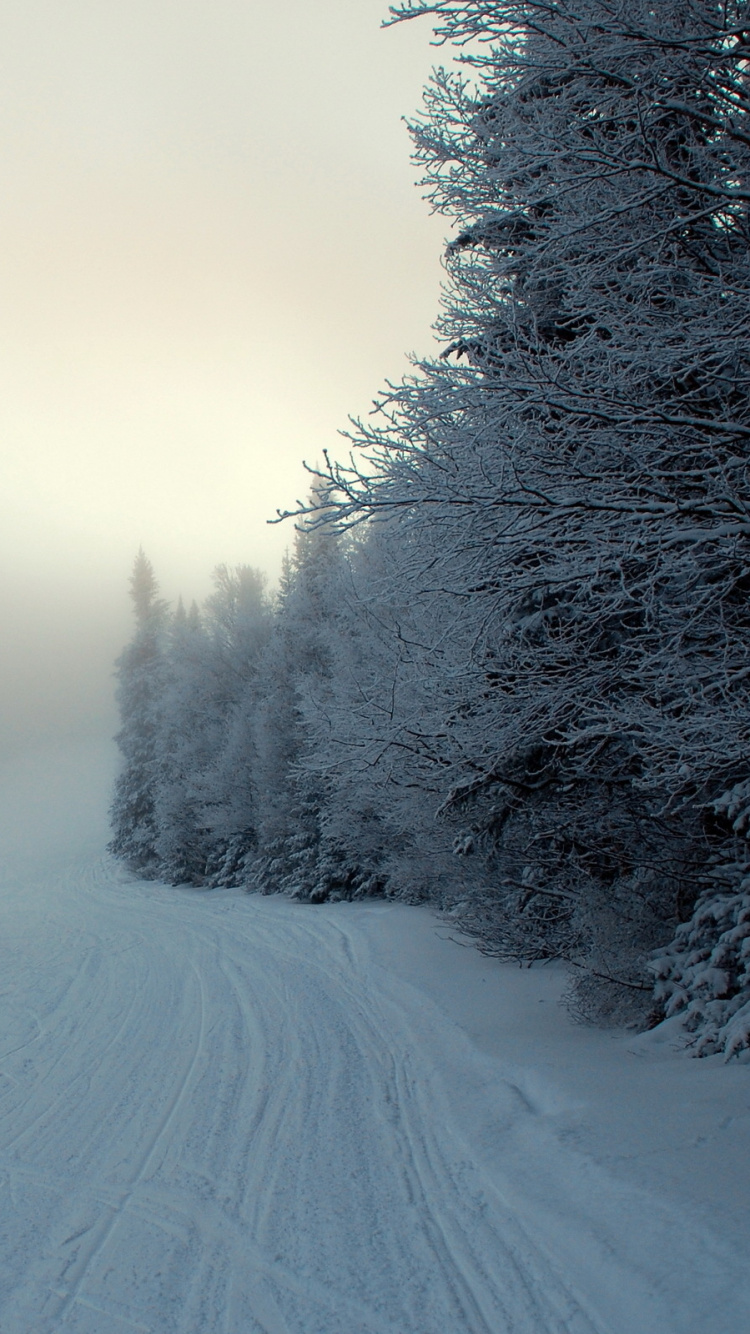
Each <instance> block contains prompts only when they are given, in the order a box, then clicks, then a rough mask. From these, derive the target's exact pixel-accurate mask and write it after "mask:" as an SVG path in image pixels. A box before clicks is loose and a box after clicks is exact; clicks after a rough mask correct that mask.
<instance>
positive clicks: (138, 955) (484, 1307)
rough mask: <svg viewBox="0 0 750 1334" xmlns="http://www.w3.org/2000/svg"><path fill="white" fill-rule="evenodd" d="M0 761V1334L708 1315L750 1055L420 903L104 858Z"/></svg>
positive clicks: (76, 804)
mask: <svg viewBox="0 0 750 1334" xmlns="http://www.w3.org/2000/svg"><path fill="white" fill-rule="evenodd" d="M111 771H112V758H111V755H110V752H109V751H108V750H104V749H102V748H101V747H97V746H96V745H94V744H93V743H92V744H87V745H84V744H81V745H79V746H78V747H77V748H75V749H70V748H69V749H67V750H66V749H64V748H59V749H58V750H56V751H46V752H44V751H40V752H37V753H36V754H34V755H27V756H25V757H16V759H15V760H14V761H13V762H12V763H10V764H8V765H7V766H6V767H5V768H4V769H3V770H2V771H0V840H1V846H2V863H1V865H0V912H1V913H2V927H1V930H0V957H1V962H2V971H1V972H0V1181H1V1183H2V1189H1V1190H0V1252H1V1262H0V1274H1V1275H2V1278H0V1328H1V1329H2V1331H3V1334H30V1331H33V1332H34V1334H51V1332H52V1331H55V1332H56V1331H77V1332H78V1334H110V1332H111V1334H126V1332H128V1331H134V1330H137V1331H152V1334H162V1331H163V1332H165V1334H166V1331H172V1330H174V1331H179V1332H180V1334H256V1331H257V1332H258V1334H463V1332H464V1331H467V1332H469V1334H506V1331H507V1332H508V1334H510V1331H513V1334H552V1332H553V1331H554V1334H563V1332H565V1334H693V1332H694V1334H698V1332H699V1331H700V1334H729V1331H732V1334H735V1332H736V1331H739V1330H743V1329H748V1328H750V1277H749V1276H748V1265H747V1240H748V1234H749V1232H750V1190H749V1189H748V1187H749V1186H750V1167H749V1166H748V1164H749V1163H750V1156H749V1155H748V1152H747V1149H748V1127H749V1126H750V1070H748V1067H747V1065H737V1064H729V1065H725V1064H723V1063H721V1061H720V1058H708V1059H706V1060H702V1061H694V1060H690V1059H687V1058H686V1057H685V1055H684V1054H681V1053H680V1052H679V1050H677V1049H676V1048H677V1043H676V1041H675V1034H674V1032H673V1031H672V1030H670V1029H669V1028H667V1029H666V1030H659V1032H658V1035H657V1036H654V1035H647V1036H646V1037H637V1036H633V1035H623V1034H622V1033H619V1032H618V1033H612V1032H601V1031H595V1030H590V1029H585V1028H583V1027H580V1026H576V1025H575V1024H573V1023H572V1022H571V1020H570V1018H569V1017H568V1016H567V1014H566V1012H565V1011H564V1010H563V1009H562V1008H561V1007H560V1005H559V1004H558V1001H559V997H560V994H561V991H562V989H563V986H564V978H563V977H562V974H561V973H560V971H559V970H557V969H555V968H534V969H531V970H521V969H515V968H511V967H509V966H506V965H501V964H499V963H497V962H496V961H493V960H490V959H486V958H483V957H482V956H481V955H480V954H479V953H478V952H477V951H476V950H474V949H473V948H468V947H467V946H466V942H464V941H458V940H455V939H452V938H451V937H452V932H451V929H450V926H449V925H448V924H447V923H446V922H440V921H439V920H438V919H436V918H435V917H434V916H433V915H432V914H431V913H430V912H428V911H427V910H423V909H417V908H408V907H406V906H404V905H400V904H389V903H385V902H378V901H373V902H370V903H365V904H343V903H342V904H327V905H322V906H318V907H312V906H309V905H301V904H296V903H292V902H290V901H288V900H286V899H281V898H261V897H257V896H252V897H249V896H247V895H244V894H242V893H241V892H240V891H236V890H221V891H211V892H210V893H206V892H201V891H196V890H188V889H174V888H169V887H167V886H162V885H151V884H145V883H142V882H138V881H134V880H132V878H130V877H129V876H128V875H127V874H126V873H124V872H123V871H122V869H121V868H119V867H118V866H117V865H115V864H114V863H112V862H111V861H110V860H109V859H107V858H106V857H105V856H103V853H102V848H103V844H104V842H105V839H106V824H105V813H106V805H107V799H108V791H109V783H110V779H111Z"/></svg>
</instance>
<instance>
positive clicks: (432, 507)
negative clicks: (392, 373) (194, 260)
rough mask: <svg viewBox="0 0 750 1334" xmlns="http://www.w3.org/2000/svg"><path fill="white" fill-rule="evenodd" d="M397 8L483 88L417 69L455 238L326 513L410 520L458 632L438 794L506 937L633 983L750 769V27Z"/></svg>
mask: <svg viewBox="0 0 750 1334" xmlns="http://www.w3.org/2000/svg"><path fill="white" fill-rule="evenodd" d="M394 14H395V17H396V18H411V17H414V16H415V15H418V14H428V15H430V16H432V18H433V21H434V22H435V24H436V30H437V33H438V36H439V38H440V39H442V40H445V41H446V42H448V41H449V42H453V43H455V44H456V45H457V47H458V48H459V51H460V55H461V59H462V60H463V62H464V65H465V66H466V67H467V68H468V70H469V72H470V74H471V76H472V78H473V79H475V80H476V81H477V85H478V86H476V87H474V86H472V85H471V84H470V83H469V82H468V81H467V79H465V78H464V77H462V76H460V75H455V74H451V73H446V72H439V73H438V74H437V76H436V78H435V81H434V83H433V85H432V87H431V89H430V90H429V92H428V94H427V98H426V109H425V114H424V116H423V117H422V119H421V120H420V121H419V122H418V123H417V124H416V125H415V126H414V136H415V142H416V146H417V154H418V158H419V160H420V162H421V163H422V165H423V167H424V170H425V173H426V181H427V183H428V187H429V190H430V194H431V198H432V200H433V203H434V205H435V207H436V208H437V209H439V210H441V211H443V212H444V213H446V214H447V215H448V216H449V217H451V218H452V219H453V220H454V222H455V224H456V233H455V236H454V238H453V240H452V242H451V244H450V246H449V250H448V258H447V264H448V272H449V286H448V290H447V295H446V302H445V307H444V312H443V316H442V319H441V322H440V325H439V330H440V332H441V334H442V335H443V337H444V339H445V343H446V350H445V353H444V354H443V357H442V358H440V359H438V360H436V361H432V362H428V361H424V362H421V363H419V364H418V365H417V368H416V373H415V375H414V377H413V378H412V379H411V380H409V381H407V382H406V383H404V384H403V385H401V386H395V387H392V389H391V390H390V391H389V393H388V394H387V395H386V397H385V398H384V399H383V401H382V402H381V405H380V424H378V422H377V421H376V423H375V424H374V425H373V426H369V425H368V426H366V427H360V428H359V429H358V431H357V432H356V434H355V437H354V439H355V444H356V446H357V447H358V448H363V449H364V450H365V451H366V456H367V457H366V461H365V462H364V463H363V464H362V466H359V465H358V464H357V462H356V461H353V462H352V463H351V464H350V465H349V466H339V467H336V466H334V467H332V468H331V470H330V472H329V474H328V484H329V488H330V489H329V491H328V492H327V493H326V494H324V495H323V501H324V503H325V504H326V505H328V506H331V505H336V506H337V509H338V519H339V522H340V523H341V524H343V525H345V524H347V523H351V522H357V521H361V520H362V519H367V518H369V519H371V520H372V519H374V518H377V517H378V516H379V515H383V514H387V513H400V514H402V515H403V516H404V519H403V523H404V526H405V527H406V528H409V529H410V532H411V541H412V545H413V548H414V550H415V551H423V552H425V553H427V552H429V559H425V560H424V561H423V562H422V564H421V565H420V562H419V560H416V561H414V562H412V564H411V566H410V570H409V578H410V579H411V590H412V594H413V595H414V596H420V597H422V598H426V597H427V595H428V592H429V590H430V589H432V590H434V593H435V597H436V598H439V599H441V600H444V599H453V601H454V605H455V607H456V609H457V614H458V615H459V617H460V619H462V620H464V621H465V630H466V633H465V643H464V653H463V660H462V661H461V660H459V659H457V658H454V659H453V661H452V663H451V672H450V677H446V678H444V682H445V699H446V713H445V722H446V726H447V724H448V720H449V719H450V720H451V726H450V729H449V731H450V744H449V749H450V750H451V751H452V760H453V764H452V771H451V787H450V791H449V792H447V793H446V796H447V797H448V801H449V804H452V805H454V806H455V805H457V804H459V805H463V807H464V809H466V810H467V811H469V810H472V809H473V811H474V812H475V818H474V824H475V826H476V831H477V833H478V834H479V835H480V837H482V838H484V839H485V842H486V843H488V844H489V845H490V851H491V853H492V856H493V857H494V858H495V863H496V876H497V884H498V897H497V904H498V909H499V914H498V919H497V920H498V923H499V925H498V929H499V930H502V920H501V919H505V920H508V919H509V916H510V915H512V914H514V915H515V919H516V925H517V927H518V929H519V930H520V932H521V935H523V932H524V922H525V921H528V920H529V918H530V910H533V911H532V912H531V916H533V918H534V926H533V932H532V934H534V933H538V931H539V930H540V929H542V926H543V924H544V923H545V922H546V923H547V926H545V927H544V930H547V927H550V923H553V924H554V925H553V926H552V927H550V930H551V932H552V937H553V940H552V947H553V948H554V949H562V950H566V951H568V952H570V953H571V954H572V955H574V956H575V960H576V962H578V963H581V964H584V965H586V966H588V970H589V976H590V977H591V978H595V977H596V976H597V975H598V974H601V975H602V976H603V977H604V978H607V977H609V978H611V980H612V981H613V982H614V983H618V984H619V985H620V986H621V988H623V989H624V991H632V992H633V993H635V992H637V991H639V990H640V989H641V988H642V987H643V986H644V985H645V982H644V977H643V959H644V956H645V954H646V953H647V952H648V950H649V949H650V948H651V947H653V946H656V945H658V944H659V941H660V940H662V941H663V940H665V939H667V938H668V936H669V934H670V931H671V930H672V929H673V927H674V924H675V923H676V922H677V921H678V920H679V919H680V918H681V917H683V916H685V915H686V914H689V912H690V908H691V904H692V903H693V902H694V901H695V899H696V897H697V895H698V894H699V893H700V891H701V890H702V889H704V888H705V887H707V886H708V885H709V883H710V880H711V876H712V874H713V871H712V868H713V866H714V864H715V862H716V859H717V858H721V857H722V856H724V855H727V856H728V855H730V853H731V855H732V856H734V852H735V849H734V845H733V843H732V839H733V837H734V836H733V835H732V833H731V831H730V830H729V829H728V828H727V827H726V823H725V824H724V825H722V823H721V821H720V819H718V817H717V816H716V815H715V811H716V808H717V802H719V801H720V798H721V794H722V792H724V791H725V790H728V789H729V788H730V787H733V786H735V785H736V784H737V783H740V782H743V781H745V780H746V779H747V777H748V773H747V748H748V739H749V738H748V722H747V719H748V717H750V710H749V709H748V705H749V704H750V698H749V697H748V689H749V686H748V682H750V657H749V654H750V641H749V634H748V632H749V630H750V622H749V621H748V613H747V591H748V587H749V585H748V578H749V577H750V576H748V570H749V569H750V559H749V558H750V549H749V547H748V536H749V535H750V527H749V526H748V499H749V497H748V478H747V460H748V441H750V397H749V396H748V351H747V349H748V346H749V343H748V333H749V332H750V329H749V328H748V321H749V320H750V302H749V301H748V297H749V296H750V265H749V264H748V240H749V238H750V232H749V228H748V212H747V206H748V201H749V200H750V187H749V179H750V175H749V173H748V166H749V165H750V121H749V120H748V110H749V109H750V104H749V92H750V90H749V89H748V75H747V69H748V55H749V54H750V48H749V45H748V29H749V27H750V25H749V24H748V18H750V13H749V9H748V5H747V4H746V3H744V2H742V3H740V2H736V3H730V4H718V3H709V2H708V0H690V2H689V3H687V4H686V3H685V2H684V0H680V2H679V3H678V2H677V0H664V3H662V4H660V5H659V6H656V7H655V6H653V5H652V4H650V3H645V2H643V0H629V3H628V4H625V5H623V4H615V3H612V0H582V3H574V2H573V0H518V2H517V3H516V2H514V0H508V2H505V0H469V2H468V3H466V2H462V0H435V3H426V2H425V3H417V4H413V5H408V6H406V7H404V8H401V9H398V10H396V11H394ZM467 609H468V613H467ZM459 686H460V690H458V691H457V687H459ZM460 696H462V697H460ZM551 909H552V910H551ZM613 917H614V918H615V919H616V922H613V920H612V919H613ZM514 929H515V928H514ZM628 933H629V937H630V946H631V949H630V957H629V958H628V959H624V956H623V954H622V951H621V950H619V949H615V950H614V951H613V950H611V949H609V946H608V944H607V942H608V941H609V945H611V944H612V942H614V941H616V939H617V938H618V935H619V936H622V935H623V934H628ZM608 949H609V953H610V954H615V955H617V956H618V957H619V959H620V962H621V963H624V972H623V971H618V969H617V967H613V966H612V962H609V963H608V962H607V957H606V956H607V953H608Z"/></svg>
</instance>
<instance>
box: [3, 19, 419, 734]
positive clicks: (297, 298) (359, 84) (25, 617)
mask: <svg viewBox="0 0 750 1334" xmlns="http://www.w3.org/2000/svg"><path fill="white" fill-rule="evenodd" d="M385 8H386V6H385V4H384V3H382V0H357V3H356V4H352V3H351V0H316V3H315V5H310V4H309V3H307V0H287V2H286V3H283V4H278V5H274V6H268V7H266V6H263V5H260V4H258V3H256V2H255V0H213V3H212V4H211V5H208V4H207V3H205V0H194V2H192V3H191V2H188V3H185V0H180V3H179V4H177V3H176V2H174V0H149V3H148V4H146V3H144V2H142V0H134V2H133V3H131V4H129V5H128V6H123V5H122V4H120V3H117V4H115V3H114V0H70V3H67V4H66V5H64V6H61V5H59V4H58V3H55V2H53V0H9V2H8V3H5V4H3V5H2V6H1V7H0V88H1V89H2V95H1V97H0V146H1V147H2V153H3V161H4V173H3V188H2V191H0V241H1V244H0V298H1V299H0V349H1V353H2V355H1V357H0V366H1V367H2V371H1V374H2V393H1V394H0V426H1V428H2V440H3V445H2V451H0V560H1V562H2V571H3V578H2V581H1V582H0V616H2V625H3V650H2V661H1V663H0V692H1V693H0V700H1V702H2V714H1V716H0V744H1V745H2V746H3V747H4V749H5V751H6V753H7V752H8V751H9V750H13V749H16V748H18V747H19V746H22V745H24V744H25V743H26V742H27V741H38V740H40V739H41V740H43V739H44V738H49V737H52V738H56V737H62V736H67V735H71V736H76V737H84V736H87V735H89V734H92V733H97V732H102V733H105V734H106V733H110V734H111V732H112V730H113V729H114V726H115V716H114V711H113V704H112V662H113V658H114V657H115V655H116V653H117V652H118V651H119V648H120V647H121V645H122V643H123V641H124V640H125V638H126V637H127V636H128V634H129V632H130V618H129V604H128V598H127V580H128V575H129V572H130V568H131V565H132V561H133V557H134V555H135V552H136V550H137V549H138V546H139V545H140V544H142V545H143V547H144V549H145V550H146V553H147V554H148V556H149V557H150V559H151V560H152V562H153V565H154V567H155V571H156V574H157V577H158V578H159V580H160V583H161V585H162V591H163V593H164V594H165V596H166V597H168V598H169V599H174V598H175V597H176V596H177V595H178V594H179V593H182V594H183V595H184V596H185V597H186V598H191V597H193V596H197V597H198V598H199V599H200V598H201V597H202V596H204V595H205V593H206V592H207V590H208V587H209V582H210V573H211V570H212V568H213V567H214V566H215V565H216V564H218V563H219V562H221V561H226V562H228V563H230V564H234V563H239V562H248V563H250V564H253V565H257V566H260V567H262V568H264V569H265V570H267V571H268V573H269V576H270V577H271V579H273V578H274V577H275V575H276V573H277V571H278V567H279V563H280V559H281V555H282V552H283V550H284V547H285V545H286V544H287V543H288V542H289V541H290V538H291V532H290V530H289V528H288V526H285V527H282V528H280V527H269V526H268V525H267V522H266V521H267V519H268V518H269V517H270V516H272V515H273V514H274V512H275V510H276V508H277V506H282V507H285V506H287V505H289V504H290V503H292V502H293V501H294V500H295V498H296V497H298V496H300V495H303V494H304V492H305V490H306V487H307V479H306V474H305V473H304V470H303V468H302V460H303V458H306V459H307V460H309V461H313V462H314V461H315V460H316V459H319V458H320V457H321V455H322V451H323V449H325V448H327V449H329V450H333V451H334V452H336V450H337V449H341V447H342V446H341V444H340V437H339V436H338V435H337V432H338V431H339V430H340V428H342V427H344V426H345V425H346V422H347V418H348V415H349V414H364V413H366V412H367V411H368V410H369V408H370V404H371V400H372V399H373V397H374V396H375V395H376V393H377V392H378V390H379V388H380V387H381V386H382V385H383V383H384V381H385V380H386V379H387V378H391V379H393V378H398V377H400V376H401V375H402V374H403V373H404V371H405V370H406V369H407V362H406V354H407V353H408V352H410V351H412V350H418V351H426V350H428V349H429V347H430V346H431V333H430V325H431V323H432V320H433V319H434V317H435V314H436V312H437V306H438V292H439V283H440V252H441V248H442V238H443V233H444V224H443V222H442V221H441V220H440V219H437V218H434V217H431V216H430V212H429V206H428V205H427V204H426V203H425V202H424V201H423V200H422V199H421V198H420V191H419V189H417V188H415V186H414V183H413V178H414V168H413V166H412V164H411V162H410V160H409V140H408V135H407V133H406V130H405V127H404V125H403V123H402V117H403V116H404V115H411V114H412V113H413V112H414V111H415V110H416V109H417V107H418V105H419V102H420V97H421V89H422V86H423V84H424V83H425V81H426V78H427V76H428V73H429V69H430V67H431V64H432V62H433V60H434V59H435V57H436V52H435V50H434V49H433V48H431V47H430V44H429V37H430V32H429V28H428V26H427V25H425V24H419V23H415V24H407V25H400V26H398V27H396V28H392V29H388V30H386V31H381V30H380V21H381V19H382V17H383V15H384V12H385Z"/></svg>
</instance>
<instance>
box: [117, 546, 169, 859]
mask: <svg viewBox="0 0 750 1334" xmlns="http://www.w3.org/2000/svg"><path fill="white" fill-rule="evenodd" d="M158 593H159V587H158V584H157V582H156V579H155V577H154V571H153V567H152V565H151V562H150V561H149V560H148V559H147V558H146V556H145V555H144V553H143V549H142V548H141V549H140V550H139V552H138V555H137V556H136V559H135V564H134V567H133V574H132V576H131V579H130V596H131V599H132V602H133V608H134V611H135V621H136V628H135V634H134V636H133V639H132V640H131V642H130V644H129V645H128V646H127V648H125V649H124V651H123V652H122V654H121V655H120V657H119V658H118V660H117V680H118V684H117V701H118V705H119V709H120V721H121V727H120V731H119V732H118V734H117V738H116V740H117V744H118V746H119V749H120V753H121V755H122V766H121V769H120V773H119V775H118V777H117V780H116V782H115V792H114V800H113V802H112V807H111V811H110V820H111V827H112V840H111V842H110V844H109V848H110V851H111V852H113V853H114V855H115V856H116V857H120V858H122V860H123V861H124V862H126V863H127V865H128V866H129V867H131V869H132V870H134V871H137V872H138V873H139V874H140V875H145V876H150V875H155V874H156V873H157V871H158V863H159V859H158V855H157V848H156V844H157V838H158V828H157V822H156V818H155V800H156V792H157V787H158V781H159V733H160V726H161V720H162V707H163V696H164V685H165V642H164V641H165V632H166V623H167V605H166V603H165V602H164V601H163V600H162V599H161V598H160V597H159V596H158Z"/></svg>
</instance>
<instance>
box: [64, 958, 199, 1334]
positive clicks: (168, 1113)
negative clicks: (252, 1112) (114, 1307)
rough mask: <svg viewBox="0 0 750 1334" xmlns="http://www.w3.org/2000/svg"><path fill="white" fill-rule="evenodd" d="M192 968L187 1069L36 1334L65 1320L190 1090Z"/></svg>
mask: <svg viewBox="0 0 750 1334" xmlns="http://www.w3.org/2000/svg"><path fill="white" fill-rule="evenodd" d="M191 968H192V971H193V973H194V974H195V977H196V981H197V984H198V992H199V996H200V1027H199V1031H198V1037H197V1040H196V1043H195V1047H194V1049H193V1052H192V1055H191V1059H190V1062H189V1064H188V1066H187V1068H186V1070H185V1071H184V1073H183V1075H182V1077H181V1079H180V1082H179V1084H178V1086H177V1088H176V1089H175V1091H174V1093H173V1096H172V1098H171V1099H170V1101H169V1103H168V1104H167V1107H166V1110H165V1112H164V1114H163V1116H162V1118H161V1120H160V1122H159V1124H158V1125H157V1127H156V1130H155V1131H154V1133H153V1134H152V1136H151V1137H150V1139H149V1141H148V1142H147V1144H146V1146H145V1148H144V1150H143V1153H142V1156H141V1158H140V1160H139V1162H138V1163H137V1166H136V1171H135V1174H134V1175H133V1177H132V1180H131V1182H130V1184H129V1186H128V1189H127V1190H126V1191H125V1192H124V1194H123V1195H122V1196H121V1197H120V1199H119V1200H118V1201H117V1203H116V1205H115V1207H114V1208H113V1209H112V1211H111V1213H110V1216H109V1217H108V1218H107V1219H105V1220H104V1221H103V1222H102V1224H101V1225H100V1226H98V1227H96V1228H95V1229H92V1230H93V1231H94V1237H93V1239H92V1244H91V1245H90V1247H89V1248H88V1249H87V1250H86V1251H85V1252H84V1253H83V1255H82V1256H81V1257H80V1258H78V1257H76V1259H75V1261H74V1262H73V1263H72V1265H71V1269H70V1271H69V1272H70V1274H71V1277H70V1279H69V1286H68V1288H67V1290H65V1291H63V1292H58V1293H57V1294H56V1295H57V1296H58V1297H59V1298H60V1301H59V1304H58V1305H57V1307H56V1309H54V1310H53V1311H52V1312H51V1313H50V1314H49V1315H48V1316H47V1319H46V1323H45V1326H44V1327H40V1330H39V1334H42V1329H43V1328H45V1327H46V1328H50V1329H54V1324H51V1323H50V1322H52V1321H53V1322H55V1323H56V1324H59V1323H60V1322H62V1321H64V1319H65V1316H66V1313H67V1311H68V1310H69V1309H70V1307H71V1306H72V1305H73V1303H74V1302H75V1301H77V1299H78V1295H79V1292H80V1290H81V1288H82V1286H83V1283H84V1281H85V1279H86V1275H87V1273H88V1271H89V1270H90V1268H91V1266H92V1265H93V1264H94V1262H95V1260H96V1258H97V1256H98V1255H99V1253H100V1252H101V1251H102V1250H103V1248H104V1246H105V1245H106V1243H107V1242H108V1241H109V1239H110V1237H111V1236H112V1233H113V1232H114V1230H115V1228H116V1227H117V1225H118V1223H119V1222H120V1220H121V1218H122V1216H123V1214H124V1213H125V1211H126V1210H127V1209H128V1206H129V1204H130V1201H131V1200H132V1197H133V1194H134V1192H135V1190H136V1188H137V1186H138V1185H139V1184H140V1182H141V1181H143V1180H144V1179H145V1178H146V1177H147V1176H148V1173H149V1171H150V1169H151V1167H152V1165H153V1163H154V1161H155V1159H156V1157H157V1155H158V1153H159V1151H160V1149H161V1146H162V1143H163V1141H164V1140H165V1138H166V1137H167V1136H168V1133H169V1128H170V1126H171V1125H172V1122H173V1121H174V1119H175V1117H176V1115H177V1113H178V1111H179V1109H180V1107H181V1105H182V1103H183V1102H184V1100H185V1097H186V1095H187V1091H188V1089H189V1088H190V1084H191V1081H192V1077H193V1074H194V1071H195V1068H196V1066H197V1064H198V1061H199V1059H200V1058H201V1056H202V1055H203V1052H204V1043H205V1020H206V1006H205V995H204V990H203V982H202V980H201V976H200V973H199V971H198V969H197V968H196V967H195V965H194V964H191Z"/></svg>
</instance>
